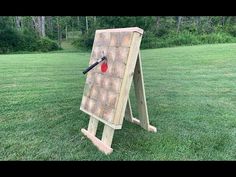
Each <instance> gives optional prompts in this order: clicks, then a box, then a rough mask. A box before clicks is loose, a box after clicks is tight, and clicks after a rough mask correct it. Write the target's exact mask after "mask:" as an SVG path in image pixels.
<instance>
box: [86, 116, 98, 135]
mask: <svg viewBox="0 0 236 177" xmlns="http://www.w3.org/2000/svg"><path fill="white" fill-rule="evenodd" d="M97 128H98V120H97V119H95V118H93V117H90V119H89V124H88V132H89V133H91V135H93V136H95V135H96V132H97Z"/></svg>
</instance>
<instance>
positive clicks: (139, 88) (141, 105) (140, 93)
mask: <svg viewBox="0 0 236 177" xmlns="http://www.w3.org/2000/svg"><path fill="white" fill-rule="evenodd" d="M133 80H134V89H135V95H136V98H137V103H138V113H139V120H138V119H135V118H133V119H132V122H134V123H136V124H138V125H140V126H141V127H143V128H144V129H146V130H148V131H152V132H156V127H153V126H151V125H150V124H149V116H148V111H147V103H146V95H145V88H144V81H143V71H142V65H141V56H140V53H139V54H138V59H137V62H136V66H135V70H134V77H133Z"/></svg>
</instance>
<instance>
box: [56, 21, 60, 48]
mask: <svg viewBox="0 0 236 177" xmlns="http://www.w3.org/2000/svg"><path fill="white" fill-rule="evenodd" d="M57 33H58V34H57V39H58V45H59V46H60V47H61V30H60V24H59V17H57Z"/></svg>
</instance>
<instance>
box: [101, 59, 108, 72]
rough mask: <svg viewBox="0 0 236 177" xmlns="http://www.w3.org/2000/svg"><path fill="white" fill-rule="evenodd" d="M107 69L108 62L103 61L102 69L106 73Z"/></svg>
mask: <svg viewBox="0 0 236 177" xmlns="http://www.w3.org/2000/svg"><path fill="white" fill-rule="evenodd" d="M107 69H108V65H107V63H106V62H104V63H102V65H101V71H102V72H103V73H105V72H106V71H107Z"/></svg>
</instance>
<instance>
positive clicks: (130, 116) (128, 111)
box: [125, 99, 133, 122]
mask: <svg viewBox="0 0 236 177" xmlns="http://www.w3.org/2000/svg"><path fill="white" fill-rule="evenodd" d="M125 119H126V120H128V121H129V122H132V119H133V113H132V108H131V103H130V99H128V102H127V105H126V109H125Z"/></svg>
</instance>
